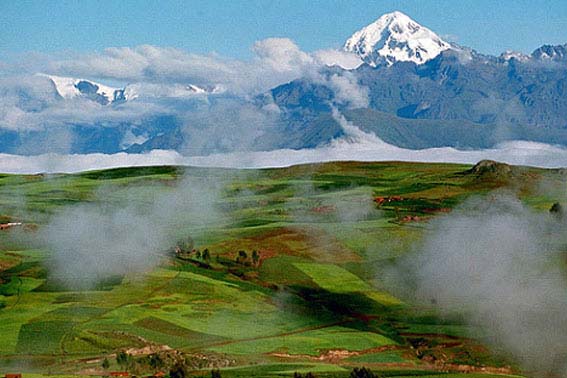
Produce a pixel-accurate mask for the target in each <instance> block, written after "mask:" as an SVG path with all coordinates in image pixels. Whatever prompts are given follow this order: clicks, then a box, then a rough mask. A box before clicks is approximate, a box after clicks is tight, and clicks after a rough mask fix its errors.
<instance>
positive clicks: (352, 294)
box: [0, 162, 563, 378]
mask: <svg viewBox="0 0 567 378" xmlns="http://www.w3.org/2000/svg"><path fill="white" fill-rule="evenodd" d="M469 168H470V167H469V166H465V165H454V164H417V163H395V162H385V163H355V162H350V163H326V164H314V165H302V166H295V167H289V168H281V169H263V170H255V171H230V170H223V169H204V168H203V169H201V168H199V169H197V168H181V167H145V168H144V167H141V168H120V169H113V170H105V171H93V172H85V173H81V174H76V175H49V176H44V175H22V176H20V175H0V209H2V214H0V217H1V219H5V220H7V221H10V220H17V221H24V222H26V223H34V224H36V225H37V226H38V227H39V229H41V227H43V226H44V225H45V224H46V223H47V222H49V219H50V217H51V216H52V214H54V213H56V212H59V211H61V210H63V209H65V208H66V207H68V206H73V205H74V204H78V203H85V202H90V203H93V204H105V205H109V206H110V207H111V208H112V207H121V206H122V205H123V204H125V203H128V204H129V205H132V206H147V205H148V204H149V203H151V202H152V200H153V198H155V196H156V195H157V194H159V193H168V192H170V191H171V190H172V186H175V185H176V184H177V183H178V182H180V180H181V179H182V177H184V175H185V176H189V177H193V178H197V179H201V178H205V177H216V178H220V179H222V180H223V182H225V183H226V187H225V188H223V189H222V190H221V195H220V197H219V198H218V204H217V207H218V209H217V210H218V211H219V212H220V213H222V217H221V218H220V220H219V222H217V223H215V224H212V225H207V224H200V223H198V222H194V223H195V224H194V225H193V226H192V227H193V228H192V229H191V230H197V229H198V230H199V231H200V232H199V235H198V236H197V237H195V242H196V246H197V247H198V248H200V249H201V250H203V249H204V248H208V249H209V250H210V251H211V253H212V257H213V258H212V261H211V266H210V268H205V267H203V266H198V264H195V263H194V261H193V262H191V261H180V260H176V259H175V258H173V257H172V256H168V255H164V256H163V259H162V263H161V264H160V265H159V266H157V267H155V268H154V269H152V270H150V271H148V272H144V273H132V274H127V275H125V276H117V277H111V278H109V279H107V280H103V281H101V283H100V284H99V285H98V286H97V287H94V288H92V289H91V290H89V291H76V290H74V289H73V288H72V287H66V286H62V285H61V284H60V283H58V281H57V280H56V279H54V278H56V277H54V275H53V272H52V271H50V268H49V267H50V265H49V264H47V261H48V259H49V252H48V251H44V250H41V249H32V247H31V246H30V245H28V244H23V243H21V242H20V241H19V240H17V239H14V238H13V237H11V235H10V233H6V232H2V231H0V340H1V342H0V361H5V362H6V363H7V362H9V361H26V362H28V363H29V366H32V365H33V366H34V367H33V369H32V368H31V367H30V369H29V372H32V371H33V372H34V374H35V375H34V376H33V378H35V377H37V378H41V377H42V375H41V374H39V373H47V371H48V370H49V371H51V372H52V373H53V372H55V373H60V374H62V373H68V372H76V371H80V370H82V369H86V368H91V367H92V366H91V365H88V364H86V363H85V362H84V361H85V360H88V359H92V358H96V357H98V358H100V357H102V356H106V355H109V354H112V353H116V352H117V351H119V350H121V349H123V348H132V347H136V348H139V347H143V346H146V345H148V344H152V345H168V346H169V347H171V348H175V349H177V350H179V351H180V352H184V353H202V354H204V355H215V356H217V355H219V354H220V355H222V356H227V358H233V359H234V360H235V361H236V365H237V366H235V367H232V368H230V369H225V370H223V377H225V376H226V377H255V376H257V377H281V376H291V375H292V374H293V372H295V371H299V372H308V371H312V372H316V373H317V375H318V376H321V377H348V372H349V371H350V368H351V367H352V366H359V365H363V364H369V365H375V366H379V365H380V364H388V363H393V364H396V363H405V362H408V361H409V362H410V363H415V367H414V368H412V369H410V370H407V369H406V370H404V369H402V370H400V369H395V368H394V369H390V368H384V369H383V370H384V372H385V373H387V374H389V375H390V376H394V375H396V376H417V375H425V376H428V377H433V376H436V375H435V374H437V373H434V372H431V371H427V370H426V369H424V368H423V366H421V362H420V361H419V360H417V359H414V358H413V356H415V351H413V349H412V348H411V347H410V345H409V343H408V341H407V339H406V337H405V336H403V334H404V333H412V334H417V335H423V337H431V334H433V335H438V337H439V338H443V337H455V338H456V339H455V340H457V341H455V342H462V343H463V345H464V346H462V348H469V349H467V353H470V354H471V356H473V357H475V356H477V355H478V356H479V359H480V358H485V357H484V356H481V355H480V352H478V350H479V348H477V347H475V345H476V344H474V343H472V342H471V341H468V340H470V339H469V337H471V335H472V336H475V335H483V333H482V331H481V330H471V328H470V327H468V326H466V325H464V324H463V322H462V321H461V320H459V319H449V320H442V319H440V318H439V317H438V316H437V315H436V314H432V313H431V312H430V311H429V309H424V308H422V307H419V306H415V305H413V304H411V303H402V302H401V300H400V299H398V298H395V297H394V296H392V295H391V294H390V293H388V292H387V291H386V290H382V289H381V288H383V287H385V285H384V282H383V280H382V277H381V275H380V272H381V267H383V266H385V265H387V264H389V263H391V262H394V261H395V260H396V259H397V258H398V257H400V256H403V255H405V254H406V253H407V252H408V251H410V250H411V249H412V248H413V246H415V245H416V244H417V243H419V241H420V240H421V238H422V237H423V235H424V232H425V231H426V229H427V221H428V220H429V219H432V218H434V217H436V216H438V215H439V214H442V213H439V210H440V209H443V211H448V210H447V209H449V210H450V209H452V208H454V207H455V206H457V205H458V204H459V203H461V202H462V201H463V200H465V199H466V198H467V197H469V196H474V195H479V194H483V193H488V192H490V191H491V190H493V189H495V188H498V187H499V186H502V185H506V182H505V181H502V180H501V181H495V180H490V179H483V178H482V177H476V176H471V175H466V174H463V172H464V171H466V170H467V169H469ZM527 172H528V173H529V175H530V176H529V180H528V179H522V177H523V176H521V174H520V176H518V178H517V180H516V182H515V183H511V187H512V189H513V190H517V192H518V193H519V195H520V197H521V198H522V200H523V201H524V202H525V203H526V204H527V205H528V206H531V207H532V208H534V209H535V210H536V211H547V209H548V208H549V206H551V204H552V203H553V202H558V201H559V202H561V198H562V190H561V188H562V185H561V183H562V182H563V179H562V178H561V175H560V173H559V172H556V171H545V170H538V169H530V170H528V171H527ZM544 184H545V185H548V186H549V187H552V188H554V189H553V190H552V191H548V192H546V194H545V195H543V194H541V190H540V188H541V187H542V185H544ZM373 196H401V197H403V200H400V201H398V202H396V203H390V204H385V205H383V206H381V207H378V206H377V205H376V204H375V203H374V202H373V201H372V200H373ZM353 214H354V215H353ZM406 215H412V216H420V217H423V218H424V221H423V222H402V221H401V219H402V218H403V217H404V216H406ZM183 216H186V217H188V218H191V217H192V216H193V215H192V214H184V215H183ZM191 230H189V231H188V230H185V229H179V230H175V233H176V235H177V234H179V236H180V237H183V236H186V233H187V232H191ZM239 250H245V251H247V252H249V253H250V252H251V251H252V250H257V251H259V252H260V256H261V261H260V263H259V264H258V265H257V266H246V265H243V264H241V265H238V264H237V263H235V262H234V260H235V257H236V255H237V252H238V251H239ZM217 257H218V258H217ZM228 262H230V264H229V263H228ZM428 335H429V336H428ZM452 340H453V339H452ZM469 346H470V347H469ZM380 347H385V348H395V350H394V351H392V350H386V351H382V352H377V351H376V350H375V348H380ZM329 350H346V351H351V352H361V353H362V354H360V355H357V356H351V357H349V358H346V359H344V360H336V361H323V360H322V361H314V360H313V358H316V357H318V356H319V355H321V354H324V353H325V352H326V351H329ZM446 351H447V352H448V353H449V352H450V350H449V349H447V350H446ZM274 353H283V354H286V353H287V354H290V355H292V356H293V363H282V362H281V361H279V360H278V358H277V357H275V356H274V355H273V354H274ZM408 356H409V357H408ZM34 361H35V362H34ZM288 362H289V361H288ZM35 363H37V365H34V364H35ZM147 373H151V372H147ZM192 374H193V373H192ZM202 374H203V372H202V371H201V372H196V373H194V375H196V376H199V375H202ZM26 376H28V374H26ZM437 376H443V377H447V378H449V377H464V375H458V374H443V375H439V374H437ZM475 376H478V377H480V376H482V377H484V378H486V377H490V375H488V374H485V375H478V374H477V375H475V374H468V375H466V377H468V378H470V377H475ZM61 378H64V377H63V376H61Z"/></svg>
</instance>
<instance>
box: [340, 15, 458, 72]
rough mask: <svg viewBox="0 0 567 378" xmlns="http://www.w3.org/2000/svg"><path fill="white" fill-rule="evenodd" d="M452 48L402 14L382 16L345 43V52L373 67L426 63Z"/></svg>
mask: <svg viewBox="0 0 567 378" xmlns="http://www.w3.org/2000/svg"><path fill="white" fill-rule="evenodd" d="M450 48H451V44H449V43H448V42H445V41H444V40H442V39H441V38H440V37H439V36H438V35H437V34H435V33H434V32H432V31H431V30H429V29H428V28H426V27H424V26H421V25H420V24H418V23H417V22H415V21H414V20H412V19H411V18H410V17H408V16H407V15H405V14H403V13H402V12H398V11H396V12H392V13H387V14H385V15H383V16H381V17H380V18H379V19H377V20H376V21H374V22H373V23H371V24H370V25H368V26H366V27H364V28H362V29H360V30H359V31H357V32H356V33H354V34H353V35H352V36H351V37H350V38H349V39H348V40H347V41H346V42H345V44H344V50H345V51H347V52H352V53H355V54H357V55H358V56H359V57H360V58H361V59H362V60H363V61H364V62H366V63H368V64H369V65H371V66H377V65H378V64H380V63H382V62H385V63H386V64H388V65H391V64H393V63H395V62H414V63H415V64H422V63H425V62H427V61H428V60H430V59H433V58H435V57H436V56H437V55H439V54H440V53H441V52H442V51H445V50H448V49H450Z"/></svg>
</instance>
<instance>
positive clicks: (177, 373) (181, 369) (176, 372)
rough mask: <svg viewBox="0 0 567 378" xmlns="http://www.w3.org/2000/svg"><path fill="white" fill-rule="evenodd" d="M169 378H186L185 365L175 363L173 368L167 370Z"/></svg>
mask: <svg viewBox="0 0 567 378" xmlns="http://www.w3.org/2000/svg"><path fill="white" fill-rule="evenodd" d="M169 376H170V378H185V377H186V376H187V370H186V369H185V365H183V363H181V362H177V363H175V365H173V367H172V368H171V369H170V370H169Z"/></svg>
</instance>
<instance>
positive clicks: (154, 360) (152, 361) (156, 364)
mask: <svg viewBox="0 0 567 378" xmlns="http://www.w3.org/2000/svg"><path fill="white" fill-rule="evenodd" d="M148 364H149V365H150V367H151V368H152V369H158V368H160V367H162V366H163V360H162V358H161V357H160V356H159V354H150V355H149V356H148Z"/></svg>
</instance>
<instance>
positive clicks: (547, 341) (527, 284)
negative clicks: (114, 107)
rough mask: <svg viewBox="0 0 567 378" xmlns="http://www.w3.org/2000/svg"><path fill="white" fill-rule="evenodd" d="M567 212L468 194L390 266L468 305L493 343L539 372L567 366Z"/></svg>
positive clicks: (418, 286) (419, 295) (426, 297)
mask: <svg viewBox="0 0 567 378" xmlns="http://www.w3.org/2000/svg"><path fill="white" fill-rule="evenodd" d="M566 227H567V220H566V218H565V215H564V214H563V213H561V214H557V213H555V214H552V213H541V212H534V211H533V210H531V209H529V208H527V207H526V206H525V205H524V204H522V202H520V200H519V199H518V198H517V197H515V196H514V195H513V194H510V193H491V194H488V195H485V196H482V197H475V198H471V199H469V200H467V201H466V202H465V203H464V204H462V205H460V206H459V207H458V208H456V209H455V210H454V211H453V212H452V213H451V214H450V215H446V216H442V217H439V218H438V219H436V220H433V221H432V222H431V223H430V225H428V227H427V228H428V230H427V232H426V235H425V237H424V241H423V242H421V243H420V244H418V245H415V246H414V249H415V253H413V254H411V255H410V256H407V257H405V258H403V259H402V260H401V262H399V263H398V265H397V268H395V269H394V270H393V271H392V272H390V274H391V276H392V277H395V278H396V279H395V281H394V282H398V283H401V284H402V285H404V278H403V277H406V278H407V279H409V281H406V282H405V284H410V286H408V287H407V291H406V295H409V296H410V297H412V298H414V300H418V301H422V302H424V303H429V304H430V305H431V304H433V305H434V306H435V307H438V308H439V309H440V310H441V311H442V312H443V313H445V314H447V315H450V314H455V313H457V312H461V311H462V312H464V313H465V318H466V319H467V320H468V322H469V323H470V324H471V325H473V326H475V327H479V329H482V330H484V332H486V340H487V342H489V343H491V344H492V345H493V346H495V347H498V348H503V349H504V350H505V351H506V352H508V353H511V354H513V355H514V356H515V358H516V359H517V360H518V361H519V362H520V363H521V364H522V365H523V366H524V368H525V369H526V371H528V372H533V373H532V374H534V375H533V376H540V374H545V372H547V373H549V372H554V373H556V374H558V376H563V375H564V374H565V373H566V372H567V365H566V363H565V357H566V356H567V347H566V345H567V332H566V331H565V329H564V327H563V326H562V325H564V324H565V323H566V322H567V297H566V296H565V293H566V292H567V276H566V273H565V268H564V266H563V263H562V262H563V261H564V259H565V246H566V245H567V236H566V234H565V228H566Z"/></svg>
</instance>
